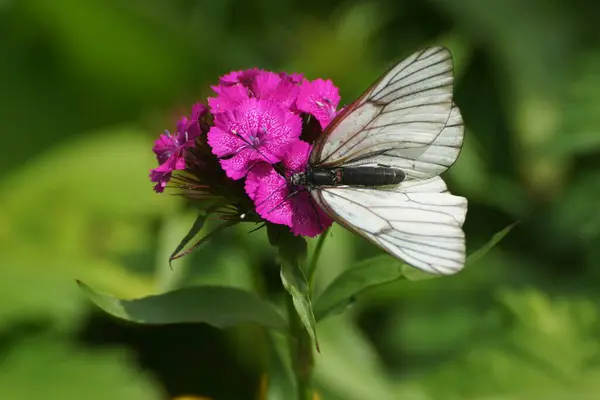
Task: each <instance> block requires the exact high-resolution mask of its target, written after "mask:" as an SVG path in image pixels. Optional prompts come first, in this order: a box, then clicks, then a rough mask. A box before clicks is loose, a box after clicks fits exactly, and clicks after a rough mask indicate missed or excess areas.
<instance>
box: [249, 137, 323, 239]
mask: <svg viewBox="0 0 600 400" xmlns="http://www.w3.org/2000/svg"><path fill="white" fill-rule="evenodd" d="M311 148H312V146H311V145H309V144H308V143H306V142H303V141H300V140H298V141H297V142H295V143H294V144H293V145H292V146H291V147H290V149H289V150H288V152H287V153H286V154H285V156H284V158H283V160H282V165H283V167H284V168H285V172H286V177H283V176H281V175H280V174H279V173H278V172H277V171H276V170H275V169H274V168H273V166H272V165H269V164H267V163H261V164H260V165H257V166H256V167H255V168H253V169H252V170H251V171H250V172H249V173H248V177H247V178H246V193H248V196H249V197H250V198H251V199H252V200H254V204H255V205H256V212H257V213H258V215H260V216H261V217H262V218H263V219H265V220H267V221H269V222H273V223H275V224H282V225H287V226H289V227H290V228H291V231H292V233H293V234H294V235H303V236H310V237H314V236H316V235H318V234H320V233H322V232H323V231H324V230H325V229H327V228H328V227H329V226H331V224H332V223H333V221H332V220H331V218H330V217H329V216H328V215H327V214H326V213H325V212H323V211H322V210H321V209H320V208H319V206H318V205H317V204H316V203H315V202H314V200H313V199H312V198H311V196H310V193H309V192H308V190H306V188H301V187H294V186H293V185H291V184H289V183H288V180H287V178H289V176H291V175H292V173H294V172H301V171H304V169H305V168H306V163H307V162H308V157H309V155H310V150H311Z"/></svg>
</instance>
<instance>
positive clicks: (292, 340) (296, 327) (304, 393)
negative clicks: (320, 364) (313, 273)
mask: <svg viewBox="0 0 600 400" xmlns="http://www.w3.org/2000/svg"><path fill="white" fill-rule="evenodd" d="M286 303H287V311H288V318H289V329H290V336H289V339H288V343H289V350H290V359H291V361H292V370H293V371H294V376H295V378H296V395H297V400H311V399H312V383H311V382H312V373H313V366H314V359H313V347H314V346H313V343H312V341H311V339H310V336H309V335H308V332H307V331H306V329H305V328H304V325H302V321H300V317H299V316H298V313H297V312H296V308H295V307H294V299H293V298H292V296H291V295H288V296H287V302H286Z"/></svg>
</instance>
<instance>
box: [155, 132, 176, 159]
mask: <svg viewBox="0 0 600 400" xmlns="http://www.w3.org/2000/svg"><path fill="white" fill-rule="evenodd" d="M176 149H177V144H176V143H175V140H174V139H173V137H172V136H171V133H170V132H169V131H165V133H163V134H162V135H160V136H159V137H158V139H156V142H154V147H152V151H153V152H154V154H156V159H157V160H158V162H159V163H160V164H162V163H164V162H165V161H167V159H168V158H169V156H170V155H171V153H173V152H174V151H175V150H176Z"/></svg>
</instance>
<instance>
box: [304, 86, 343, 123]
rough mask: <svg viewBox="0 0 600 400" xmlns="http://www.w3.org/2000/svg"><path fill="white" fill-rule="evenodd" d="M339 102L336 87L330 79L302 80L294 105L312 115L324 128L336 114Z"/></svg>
mask: <svg viewBox="0 0 600 400" xmlns="http://www.w3.org/2000/svg"><path fill="white" fill-rule="evenodd" d="M339 102H340V94H339V91H338V88H337V87H335V85H334V84H333V82H331V81H330V80H323V79H315V80H314V81H312V82H309V81H303V82H302V84H301V85H300V90H299V92H298V99H297V100H296V107H298V109H299V110H300V111H304V112H306V113H308V114H311V115H312V116H314V117H315V118H316V119H317V120H318V121H319V123H320V124H321V128H322V129H325V127H327V125H328V124H329V123H330V122H331V120H332V119H333V117H335V115H336V108H337V106H338V104H339Z"/></svg>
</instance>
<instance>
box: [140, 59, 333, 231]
mask: <svg viewBox="0 0 600 400" xmlns="http://www.w3.org/2000/svg"><path fill="white" fill-rule="evenodd" d="M211 88H212V89H213V91H214V92H215V95H214V96H213V97H209V98H208V99H207V103H208V108H207V107H205V106H203V105H200V104H197V105H195V106H194V108H193V109H192V116H191V119H190V120H188V119H187V118H185V117H183V118H182V119H181V120H180V121H179V123H178V124H177V130H176V132H175V133H173V134H172V133H170V132H169V131H165V133H164V134H163V135H161V136H160V137H159V138H158V140H157V141H156V144H155V146H154V148H153V150H154V152H155V154H156V158H157V160H158V163H159V166H158V167H157V168H155V169H153V170H152V171H151V172H150V178H151V180H152V182H155V183H156V185H155V186H154V189H155V190H156V191H157V192H162V191H163V190H164V189H165V187H166V186H167V183H168V182H169V181H170V180H171V179H173V180H174V181H175V182H176V183H177V185H176V186H177V189H178V190H179V191H180V192H181V193H182V194H184V196H186V197H188V198H190V199H192V200H195V199H206V198H217V199H219V200H220V201H224V202H225V203H228V204H229V206H230V209H237V210H241V211H240V213H241V214H246V212H247V211H249V210H251V209H253V208H255V209H256V214H254V213H252V215H253V217H252V218H254V219H255V221H256V220H258V219H259V218H258V216H260V217H261V218H262V220H265V221H269V222H272V223H275V224H283V225H286V226H288V227H290V230H291V231H292V233H294V234H295V235H305V236H316V235H318V234H320V233H322V232H323V231H324V230H325V229H326V228H327V227H329V226H331V224H332V220H331V218H330V217H329V216H328V215H327V214H326V213H325V212H324V211H322V210H321V209H320V208H319V206H318V204H316V203H315V201H314V200H313V199H312V197H311V195H310V193H309V191H308V188H305V187H299V186H296V185H292V184H291V183H290V178H291V176H292V174H294V173H296V172H303V171H305V170H306V165H307V162H308V158H309V154H310V151H311V148H312V144H311V143H313V141H314V140H316V138H317V137H318V136H319V135H320V134H322V130H323V129H324V128H325V127H326V126H327V125H328V124H329V123H330V122H331V120H332V119H333V118H334V117H335V115H336V109H337V106H338V103H339V101H340V96H339V93H338V89H337V88H336V87H335V86H334V85H333V83H332V82H331V81H329V80H323V79H316V80H314V81H309V80H307V79H305V78H304V77H303V76H302V75H301V74H296V73H291V74H290V73H285V72H280V73H275V72H271V71H265V70H261V69H258V68H253V69H248V70H243V71H232V72H230V73H228V74H226V75H223V76H221V77H220V78H219V81H218V84H216V85H214V86H211ZM305 114H309V115H311V116H313V118H312V119H307V118H304V117H305ZM317 121H318V123H317ZM300 137H302V139H303V140H306V141H303V140H301V139H300ZM177 171H179V172H181V173H179V172H177ZM244 178H246V179H245V180H244ZM241 214H240V215H241ZM257 214H258V215H257ZM246 220H248V219H246Z"/></svg>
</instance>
